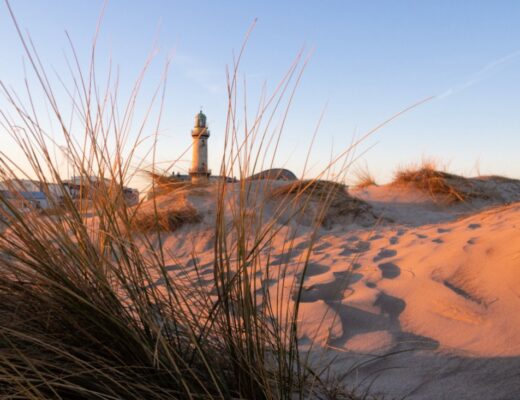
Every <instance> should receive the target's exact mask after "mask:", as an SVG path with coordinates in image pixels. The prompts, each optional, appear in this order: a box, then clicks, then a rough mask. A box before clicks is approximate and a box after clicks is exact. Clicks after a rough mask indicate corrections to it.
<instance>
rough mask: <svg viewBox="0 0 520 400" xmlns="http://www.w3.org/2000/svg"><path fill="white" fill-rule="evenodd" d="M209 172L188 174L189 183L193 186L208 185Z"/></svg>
mask: <svg viewBox="0 0 520 400" xmlns="http://www.w3.org/2000/svg"><path fill="white" fill-rule="evenodd" d="M210 174H211V173H210V172H190V176H191V183H193V184H194V185H205V184H207V183H209V176H210Z"/></svg>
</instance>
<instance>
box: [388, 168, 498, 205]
mask: <svg viewBox="0 0 520 400" xmlns="http://www.w3.org/2000/svg"><path fill="white" fill-rule="evenodd" d="M392 184H393V185H410V186H412V187H415V188H417V189H419V190H421V191H424V192H425V193H427V194H429V195H430V196H431V197H432V198H433V199H434V200H435V201H439V202H442V203H448V204H450V203H460V202H466V201H468V200H471V199H477V198H481V199H487V198H488V197H489V196H488V195H487V194H486V193H485V192H484V191H482V190H480V189H479V188H478V187H477V186H476V185H475V184H474V182H472V181H471V180H470V179H468V178H464V177H462V176H459V175H455V174H451V173H448V172H444V171H439V170H438V169H437V168H436V165H435V164H434V163H432V162H424V163H423V164H422V165H420V166H419V167H409V168H404V169H401V170H399V171H397V172H396V173H395V177H394V180H393V182H392Z"/></svg>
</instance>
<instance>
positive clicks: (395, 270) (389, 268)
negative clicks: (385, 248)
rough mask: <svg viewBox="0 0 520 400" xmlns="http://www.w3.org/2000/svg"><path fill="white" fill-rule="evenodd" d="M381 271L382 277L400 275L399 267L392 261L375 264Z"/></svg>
mask: <svg viewBox="0 0 520 400" xmlns="http://www.w3.org/2000/svg"><path fill="white" fill-rule="evenodd" d="M377 267H378V268H379V269H380V270H381V273H382V276H383V279H395V278H397V277H398V276H399V275H401V268H399V267H398V266H397V265H396V264H394V263H393V262H386V263H382V264H379V265H378V266H377Z"/></svg>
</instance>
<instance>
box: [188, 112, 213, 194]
mask: <svg viewBox="0 0 520 400" xmlns="http://www.w3.org/2000/svg"><path fill="white" fill-rule="evenodd" d="M191 137H192V138H193V157H192V160H191V168H190V176H191V182H192V183H194V184H199V183H207V182H208V180H209V179H208V178H209V176H210V174H211V171H210V170H209V169H208V138H209V130H208V127H207V125H206V116H205V115H204V114H203V112H202V110H201V111H200V112H199V113H198V114H196V115H195V126H194V127H193V130H192V131H191Z"/></svg>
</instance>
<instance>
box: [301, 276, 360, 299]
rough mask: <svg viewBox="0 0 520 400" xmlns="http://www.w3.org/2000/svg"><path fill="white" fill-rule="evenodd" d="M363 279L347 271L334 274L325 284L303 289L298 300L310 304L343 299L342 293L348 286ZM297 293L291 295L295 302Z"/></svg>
mask: <svg viewBox="0 0 520 400" xmlns="http://www.w3.org/2000/svg"><path fill="white" fill-rule="evenodd" d="M361 278H363V275H362V274H358V273H351V272H349V271H342V272H334V280H333V281H332V282H327V283H318V284H315V285H310V286H307V287H304V288H303V291H302V293H301V297H300V300H301V301H302V302H304V303H311V302H314V301H318V300H324V301H326V302H333V301H336V300H340V299H341V298H342V297H343V292H344V291H345V290H346V289H348V287H349V285H351V284H353V283H355V282H357V281H359V280H360V279H361ZM297 295H298V292H297V291H296V292H295V293H293V300H296V297H297Z"/></svg>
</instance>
